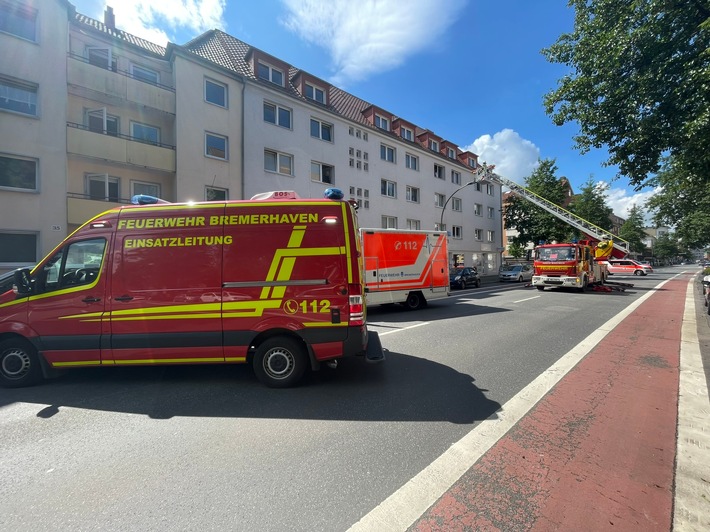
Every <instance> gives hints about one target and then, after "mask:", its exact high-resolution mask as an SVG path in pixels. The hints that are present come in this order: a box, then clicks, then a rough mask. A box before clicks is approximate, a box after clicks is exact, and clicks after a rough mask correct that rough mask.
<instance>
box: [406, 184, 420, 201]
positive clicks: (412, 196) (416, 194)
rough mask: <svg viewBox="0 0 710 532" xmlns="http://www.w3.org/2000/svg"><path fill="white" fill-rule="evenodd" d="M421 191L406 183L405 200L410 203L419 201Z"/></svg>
mask: <svg viewBox="0 0 710 532" xmlns="http://www.w3.org/2000/svg"><path fill="white" fill-rule="evenodd" d="M419 198H421V191H420V190H419V189H418V188H417V187H413V186H411V185H407V201H408V202H410V203H419Z"/></svg>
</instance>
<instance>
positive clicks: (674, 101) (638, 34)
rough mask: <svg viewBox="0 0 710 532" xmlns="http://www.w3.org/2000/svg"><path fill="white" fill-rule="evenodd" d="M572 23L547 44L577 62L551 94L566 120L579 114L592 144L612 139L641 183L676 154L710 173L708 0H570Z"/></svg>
mask: <svg viewBox="0 0 710 532" xmlns="http://www.w3.org/2000/svg"><path fill="white" fill-rule="evenodd" d="M568 5H569V6H570V7H573V8H574V11H575V25H574V30H573V31H572V33H567V34H563V35H561V36H560V37H559V39H558V40H557V42H556V43H555V44H553V45H552V46H550V47H549V48H547V49H544V50H542V53H543V55H545V56H546V58H547V60H548V61H550V62H552V63H559V64H562V65H566V66H567V67H569V73H568V74H567V75H565V76H564V77H563V78H562V79H560V80H559V82H558V87H557V88H556V89H555V90H553V91H551V92H550V93H548V94H547V95H545V98H544V105H545V110H546V112H547V114H548V115H549V116H550V117H551V118H552V120H553V122H554V123H555V124H557V125H562V124H565V123H568V122H573V121H575V122H577V123H578V124H579V128H580V133H579V135H577V136H576V137H575V141H576V144H577V147H578V148H579V149H580V150H581V151H582V152H583V153H584V152H586V151H588V150H589V149H590V148H600V147H602V146H606V147H607V149H608V150H609V154H610V157H609V160H608V161H607V163H608V164H609V165H618V166H619V173H620V175H624V176H627V177H628V178H629V180H630V182H631V184H632V185H634V186H635V187H636V188H637V189H638V188H641V187H642V186H644V185H645V184H646V183H647V179H648V177H649V175H651V174H654V173H655V172H657V171H658V169H659V168H660V163H661V161H662V158H663V157H664V156H665V155H668V154H670V155H672V156H673V157H674V159H675V160H676V161H677V164H678V165H679V167H681V168H682V169H683V170H684V171H685V172H686V174H687V177H688V179H707V176H708V175H710V150H708V146H709V145H710V53H708V50H709V49H710V18H708V17H710V7H708V2H707V0H684V1H681V0H637V1H634V2H630V1H623V2H621V1H619V0H569V2H568Z"/></svg>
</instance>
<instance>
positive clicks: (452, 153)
mask: <svg viewBox="0 0 710 532" xmlns="http://www.w3.org/2000/svg"><path fill="white" fill-rule="evenodd" d="M446 155H447V157H448V158H449V159H456V150H455V149H453V148H446Z"/></svg>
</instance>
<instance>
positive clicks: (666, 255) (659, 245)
mask: <svg viewBox="0 0 710 532" xmlns="http://www.w3.org/2000/svg"><path fill="white" fill-rule="evenodd" d="M679 253H680V248H679V247H678V240H677V239H676V238H675V236H672V235H670V234H668V233H664V234H662V235H660V236H659V237H658V238H657V239H656V242H655V243H654V245H653V256H654V257H655V258H656V259H658V260H661V261H667V260H670V259H673V258H675V257H677V256H678V254H679Z"/></svg>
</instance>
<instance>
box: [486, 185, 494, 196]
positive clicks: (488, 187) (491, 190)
mask: <svg viewBox="0 0 710 532" xmlns="http://www.w3.org/2000/svg"><path fill="white" fill-rule="evenodd" d="M486 194H488V195H489V196H494V195H495V188H494V187H493V185H492V184H491V183H486Z"/></svg>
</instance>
